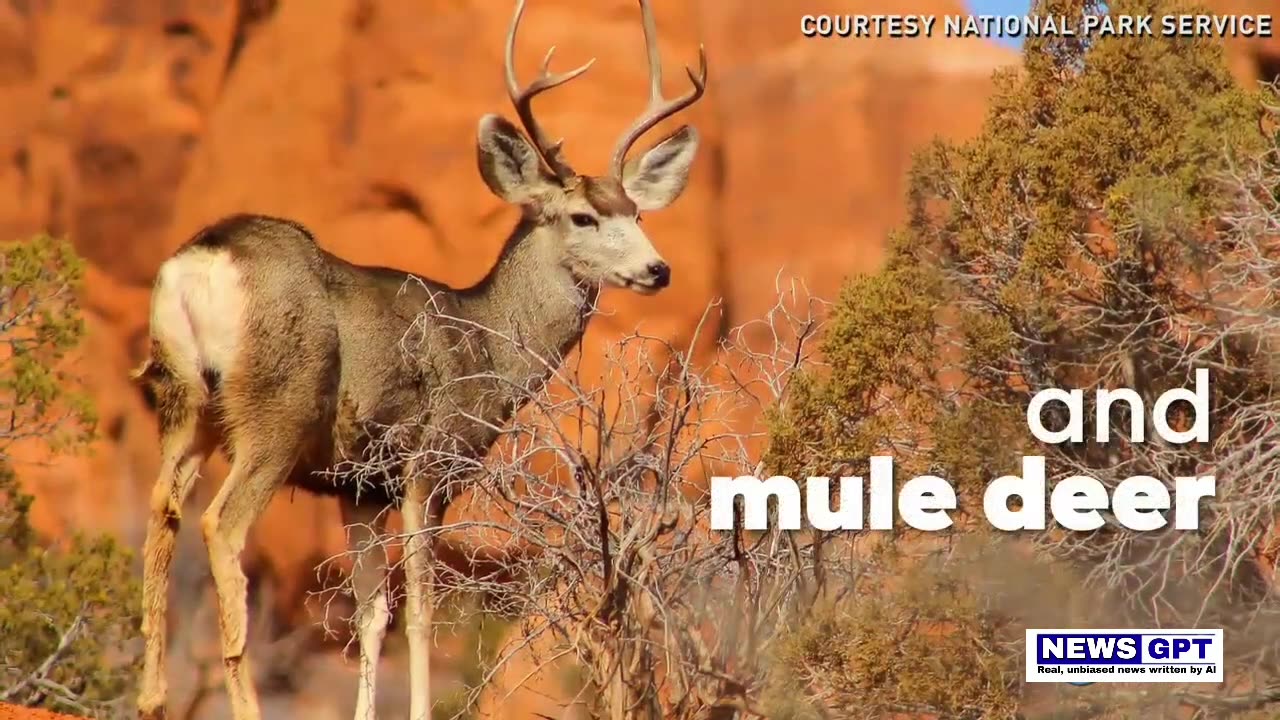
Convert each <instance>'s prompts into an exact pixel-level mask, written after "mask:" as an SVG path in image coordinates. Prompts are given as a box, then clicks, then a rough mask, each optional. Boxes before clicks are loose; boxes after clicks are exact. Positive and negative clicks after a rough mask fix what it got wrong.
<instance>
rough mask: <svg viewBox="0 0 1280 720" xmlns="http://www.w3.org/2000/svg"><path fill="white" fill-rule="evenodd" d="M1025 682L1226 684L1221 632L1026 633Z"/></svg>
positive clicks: (1082, 631) (1036, 631)
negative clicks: (1223, 675) (1223, 676)
mask: <svg viewBox="0 0 1280 720" xmlns="http://www.w3.org/2000/svg"><path fill="white" fill-rule="evenodd" d="M1027 682H1057V683H1068V684H1070V685H1092V684H1093V683H1097V682H1214V683H1217V682H1222V630H1081V629H1073V630H1028V631H1027Z"/></svg>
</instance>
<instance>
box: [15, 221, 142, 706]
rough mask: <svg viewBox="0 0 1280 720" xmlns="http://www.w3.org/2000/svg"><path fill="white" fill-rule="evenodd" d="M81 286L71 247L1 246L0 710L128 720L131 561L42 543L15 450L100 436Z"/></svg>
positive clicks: (79, 546) (65, 446) (46, 242)
mask: <svg viewBox="0 0 1280 720" xmlns="http://www.w3.org/2000/svg"><path fill="white" fill-rule="evenodd" d="M82 275H83V263H82V262H81V261H80V260H79V259H78V258H77V257H76V256H75V254H74V252H73V251H72V249H71V247H70V246H69V245H68V244H67V243H65V242H61V241H57V240H54V239H52V238H48V237H37V238H35V239H33V240H31V241H27V242H17V243H10V244H7V245H0V418H3V420H0V423H2V424H0V428H3V429H0V587H2V588H4V591H3V593H2V594H0V667H2V668H3V671H2V672H0V700H4V701H6V702H10V703H16V704H21V705H27V706H32V707H41V708H47V709H52V710H60V711H66V712H76V713H80V714H84V715H91V716H95V717H106V716H116V715H123V714H124V712H125V706H126V705H127V699H126V698H128V697H129V696H130V695H131V693H129V685H130V683H131V682H132V681H133V677H134V674H135V672H136V670H135V667H134V666H135V660H136V652H135V651H134V650H133V649H132V648H130V642H129V641H130V638H131V637H132V636H133V634H134V633H133V630H134V628H135V627H136V624H137V622H138V618H137V608H138V607H139V603H138V595H139V592H140V590H139V587H138V584H137V581H136V578H135V577H134V574H133V569H132V560H131V558H130V554H129V553H128V552H126V551H125V550H124V549H122V548H121V547H120V546H119V545H117V543H116V542H115V541H114V540H113V539H111V538H109V537H81V536H76V537H72V538H69V539H68V540H67V541H66V542H65V543H55V544H49V543H45V542H43V539H42V538H39V537H38V536H37V534H36V532H35V531H34V529H33V528H32V526H31V524H30V520H29V511H30V508H31V504H32V500H33V499H32V497H31V496H30V495H28V494H26V493H24V492H23V491H22V489H21V488H20V486H19V484H18V481H17V478H16V476H15V474H14V470H13V467H12V462H11V458H10V453H9V451H10V450H11V449H12V447H13V446H14V443H17V442H43V443H45V444H46V445H47V446H48V447H49V448H50V449H51V450H53V451H55V452H74V451H77V450H79V449H82V448H83V443H84V441H85V440H87V439H88V438H89V437H90V436H91V433H92V430H93V421H94V418H93V415H92V411H91V409H90V407H89V404H88V402H87V398H86V396H85V394H84V393H83V392H80V391H79V390H78V388H77V385H76V381H75V380H76V379H75V377H74V374H73V373H72V372H71V370H70V367H71V366H72V363H71V362H70V361H71V360H72V359H73V358H72V353H73V351H74V350H76V348H77V347H78V346H79V343H80V340H81V338H82V337H83V334H84V322H83V320H82V318H81V316H80V312H79V308H78V307H77V304H76V293H77V292H78V290H79V285H80V282H81V278H82Z"/></svg>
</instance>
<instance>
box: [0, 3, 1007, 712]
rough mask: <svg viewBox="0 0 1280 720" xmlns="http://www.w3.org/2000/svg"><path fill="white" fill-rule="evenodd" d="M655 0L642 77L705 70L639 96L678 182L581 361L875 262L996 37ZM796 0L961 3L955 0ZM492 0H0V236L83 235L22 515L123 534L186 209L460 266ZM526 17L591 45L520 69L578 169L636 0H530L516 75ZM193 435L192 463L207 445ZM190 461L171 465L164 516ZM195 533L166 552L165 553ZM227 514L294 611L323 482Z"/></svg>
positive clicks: (682, 338) (497, 87) (322, 514)
mask: <svg viewBox="0 0 1280 720" xmlns="http://www.w3.org/2000/svg"><path fill="white" fill-rule="evenodd" d="M655 5H656V13H657V20H658V26H659V29H660V34H661V37H662V48H663V51H664V59H665V67H666V84H667V88H668V91H669V92H672V93H677V92H682V91H683V86H682V83H684V82H687V79H686V78H685V77H684V75H683V72H682V71H681V70H680V68H681V65H682V64H684V63H693V62H695V61H696V57H697V43H698V42H699V41H702V42H704V43H705V45H706V48H707V53H708V56H709V58H710V67H711V80H710V86H709V90H708V93H707V95H706V97H705V98H704V100H703V101H702V102H701V103H700V104H699V105H697V106H695V109H693V110H692V111H690V112H688V113H686V114H685V116H684V117H681V118H679V119H677V120H675V121H674V122H669V123H668V124H667V127H673V126H674V123H678V122H690V123H693V124H695V125H696V126H697V127H698V129H699V130H700V131H701V134H702V137H703V145H702V148H701V150H700V157H699V159H698V161H697V163H696V165H695V170H694V173H693V177H692V180H691V182H690V185H689V187H688V189H687V190H686V191H685V193H684V195H683V196H682V197H681V199H680V200H679V201H678V202H677V203H676V204H675V205H673V206H672V207H671V208H669V209H667V210H665V211H663V212H659V213H654V214H652V215H651V216H649V217H646V224H645V227H646V230H647V231H648V232H649V234H650V236H651V237H652V238H653V239H654V242H655V244H656V246H657V247H658V249H659V250H660V251H661V252H662V253H663V254H664V256H665V257H666V259H667V260H668V262H669V263H670V264H671V265H672V267H673V268H674V278H673V279H674V282H673V286H672V287H671V288H670V289H669V290H668V291H667V292H665V293H662V294H660V295H658V296H656V297H639V296H635V295H630V294H625V293H623V292H621V291H614V292H609V293H606V295H605V297H604V300H603V303H604V306H605V308H604V310H605V312H604V314H603V316H602V317H600V318H598V319H597V320H596V321H595V323H594V325H593V326H592V329H591V331H590V332H589V333H588V337H587V339H586V341H585V343H584V347H585V348H586V351H585V352H586V353H587V357H586V358H585V359H584V363H585V364H586V366H587V367H589V368H597V369H598V368H600V367H601V365H602V364H603V361H602V360H601V359H600V357H599V356H598V353H596V351H595V350H594V349H593V348H597V347H600V346H602V345H603V344H605V343H606V342H607V341H609V340H610V339H611V338H615V337H618V336H619V335H621V334H624V333H627V332H632V331H635V330H637V329H639V330H641V331H643V332H647V333H650V334H653V335H656V336H659V337H662V338H666V339H669V340H671V341H673V342H674V343H675V344H676V345H684V344H686V343H688V342H689V340H690V338H691V337H692V335H693V332H694V329H695V328H696V327H697V325H698V322H699V319H700V318H701V316H702V314H703V311H704V309H705V308H706V306H707V304H708V303H709V302H711V301H712V300H713V299H716V298H724V299H725V305H724V308H725V311H726V315H727V317H726V319H725V320H724V322H723V323H722V324H723V325H725V326H732V325H736V324H738V323H741V322H743V321H746V320H748V319H751V318H753V317H756V316H757V315H758V314H759V313H760V312H762V311H763V310H764V309H765V308H766V307H767V306H768V305H769V304H771V303H772V296H773V293H772V288H773V285H774V280H775V278H776V277H777V276H778V274H779V272H780V271H782V272H785V273H786V274H787V275H789V276H793V277H798V278H800V279H803V280H804V281H805V282H806V283H807V284H808V287H809V288H810V290H811V291H813V292H814V293H816V294H818V295H822V296H826V297H831V296H833V295H834V293H835V292H836V290H837V289H838V287H839V283H840V281H841V280H842V278H843V277H844V276H845V275H847V274H848V273H850V272H853V271H860V270H869V269H872V268H874V267H875V265H876V264H877V262H878V261H879V257H880V246H881V243H882V241H883V238H884V236H885V233H886V231H887V230H888V229H890V228H892V227H893V226H895V225H896V224H898V223H899V222H900V221H901V220H902V218H903V208H904V202H903V198H902V190H903V188H904V185H905V179H906V178H905V173H906V170H907V167H908V163H909V160H910V154H911V152H912V151H913V150H914V149H916V148H918V147H920V146H921V145H922V144H924V143H926V142H928V141H929V140H930V139H932V138H933V137H934V136H936V135H941V136H944V137H959V136H963V135H966V134H968V133H972V132H974V131H975V130H976V129H977V128H978V127H979V125H980V123H981V120H982V115H983V111H984V105H985V101H986V98H987V96H988V93H989V91H990V87H991V84H990V75H991V72H992V71H993V70H995V69H997V68H999V67H1004V66H1007V65H1010V64H1011V63H1013V62H1014V60H1015V57H1014V56H1013V55H1012V53H1010V52H1008V51H1005V50H1001V49H998V48H996V47H995V46H993V45H991V44H989V43H986V42H985V41H980V40H956V39H943V38H936V39H931V40H923V39H922V40H892V39H883V40H870V39H834V38H833V39H809V38H804V37H802V36H801V35H800V32H799V14H800V13H799V12H798V11H797V10H796V9H793V8H791V7H790V6H788V5H786V4H779V3H772V4H770V3H739V2H726V1H725V0H695V1H693V2H683V3H680V2H671V1H667V0H660V1H659V2H656V3H655ZM809 5H810V6H812V7H808V6H806V7H805V8H804V11H805V12H815V13H816V12H876V11H881V12H928V13H958V12H962V8H961V7H960V4H959V1H958V0H921V1H918V2H908V3H884V2H878V1H877V0H858V1H856V2H852V3H851V2H848V1H847V0H844V1H841V2H837V1H836V0H823V1H822V2H814V3H809ZM510 10H511V3H508V2H485V3H460V2H453V1H446V0H421V1H419V2H412V3H401V2H396V3H378V2H373V0H310V1H309V2H278V0H235V1H233V0H166V1H165V2H137V1H135V2H130V1H128V0H83V1H82V2H74V3H71V2H61V3H47V2H45V3H41V2H9V3H0V107H4V108H5V113H4V115H3V116H0V238H4V239H7V238H17V237H21V236H24V235H27V234H29V233H33V232H36V231H40V230H48V231H51V232H54V233H60V234H66V235H68V236H69V237H70V238H71V239H72V240H73V241H74V242H75V244H76V247H77V248H78V249H79V251H80V252H81V253H82V254H84V255H85V256H86V257H87V258H88V259H89V260H90V261H91V263H92V268H91V271H90V276H89V283H88V287H87V290H86V295H85V304H86V308H87V312H88V315H89V326H90V331H91V335H90V339H89V341H88V344H87V348H86V357H87V358H89V360H90V361H87V362H86V363H85V364H84V368H85V372H84V376H85V379H86V381H87V382H88V383H89V385H90V386H91V388H92V390H93V392H94V395H95V397H96V398H97V401H98V408H99V411H100V415H101V432H100V438H99V439H98V440H97V441H96V442H95V444H94V446H93V448H92V453H91V454H89V455H86V456H83V457H75V458H67V459H58V460H57V462H55V463H54V464H52V465H49V466H43V467H38V468H33V469H31V470H29V471H24V479H25V480H26V482H27V484H28V486H29V487H30V488H32V490H33V491H35V492H36V493H37V495H38V498H39V499H38V501H37V503H36V506H35V507H36V512H37V520H38V522H39V524H40V527H41V528H42V529H45V530H47V531H50V532H52V533H55V534H57V533H62V532H65V531H67V530H70V529H73V528H90V529H102V530H110V531H114V532H116V533H118V534H120V535H121V536H123V537H125V538H126V539H128V540H129V541H130V542H133V543H136V544H140V543H141V539H142V532H143V526H144V523H145V507H146V497H147V492H148V489H149V486H150V484H151V482H152V481H153V479H154V476H155V473H156V471H157V468H158V464H159V463H158V449H157V447H156V423H155V419H154V417H153V416H152V413H151V411H150V410H149V409H148V407H147V405H146V403H145V401H144V398H143V397H142V395H141V394H140V393H139V391H138V390H137V388H135V387H134V386H132V385H131V384H130V382H129V381H128V379H127V372H128V370H129V369H130V368H131V367H132V366H134V365H135V364H136V363H137V362H139V361H140V360H141V359H142V357H143V354H144V352H145V346H146V332H147V315H148V309H147V302H148V299H149V293H150V283H151V280H152V278H153V277H154V275H155V272H156V270H157V268H158V267H159V265H160V263H161V262H162V261H163V260H164V258H165V257H166V256H167V254H168V253H170V252H172V250H173V249H174V248H175V247H177V246H178V245H179V244H180V243H182V242H183V241H184V240H185V239H186V238H187V237H188V236H190V235H191V234H192V233H193V232H194V231H196V230H197V229H199V227H200V226H201V225H202V224H204V223H206V222H209V221H211V220H214V219H216V218H217V217H218V216H220V215H223V214H226V213H230V212H243V211H251V212H264V213H272V214H279V215H285V216H289V217H292V218H295V219H297V220H299V221H302V222H303V223H305V224H307V225H309V226H310V227H311V228H312V229H313V230H314V231H315V232H316V234H317V235H318V237H319V239H320V242H321V243H322V244H324V245H325V246H326V247H327V248H329V249H330V250H332V251H334V252H336V253H338V254H340V255H342V256H343V257H346V258H348V259H350V260H352V261H355V262H361V263H377V264H382V265H393V266H397V267H401V268H403V269H406V270H410V271H413V272H415V273H420V274H423V275H427V276H431V277H434V278H437V279H440V280H444V281H446V282H450V283H453V284H463V283H470V282H473V281H475V280H477V279H478V278H480V277H481V276H482V275H483V274H484V272H485V271H486V270H487V269H488V268H489V266H490V265H491V264H492V262H493V261H494V259H495V257H496V256H497V253H498V250H499V248H500V246H501V244H502V241H503V240H504V239H505V237H506V235H507V233H508V232H509V230H510V229H511V227H512V226H513V225H514V223H515V220H516V215H517V213H516V211H515V210H514V209H512V208H510V207H506V206H504V205H503V204H502V203H501V202H500V201H498V200H497V199H496V198H494V197H493V196H492V195H490V194H489V193H488V191H487V190H486V189H485V187H484V185H483V184H482V183H481V182H480V179H479V177H478V173H477V172H476V169H475V149H474V137H475V130H476V123H477V120H478V119H479V117H480V116H481V115H482V114H484V113H487V112H500V113H503V114H505V115H508V116H510V115H511V110H510V107H509V104H508V103H507V99H506V95H505V92H504V89H503V82H502V73H501V61H502V43H503V40H504V36H505V32H506V27H507V23H508V22H509V20H510V15H509V13H510ZM551 45H556V46H557V52H556V61H555V63H554V66H553V69H554V68H560V69H567V68H569V67H572V66H575V65H577V64H579V63H581V62H583V61H584V60H585V59H587V58H589V57H596V58H598V60H597V62H596V65H595V67H593V68H592V70H591V71H590V72H588V73H587V74H586V75H585V76H583V77H582V78H580V79H579V80H577V81H575V82H574V83H571V84H570V85H568V86H566V87H564V88H560V89H557V90H555V91H553V92H551V93H549V94H548V95H546V96H544V97H543V98H540V99H539V101H538V113H539V116H540V118H542V120H543V122H544V123H545V124H546V125H547V126H548V127H549V128H550V131H551V132H552V133H554V134H556V135H561V136H564V137H565V138H567V142H566V153H567V155H568V157H569V159H570V161H571V162H573V163H574V165H575V167H576V168H577V169H578V170H579V171H581V172H586V173H599V172H602V171H603V170H604V168H605V165H606V163H607V161H608V154H609V152H610V149H611V148H612V145H613V142H614V140H615V138H616V136H617V134H618V133H620V132H621V131H622V129H623V128H624V127H626V125H627V124H628V123H630V121H631V119H632V118H633V116H634V115H635V114H637V113H638V112H639V111H640V110H641V109H642V108H643V106H644V103H645V98H646V88H647V78H646V68H645V66H644V62H643V58H644V49H643V41H642V36H641V33H640V28H639V24H638V12H637V10H636V7H635V3H634V1H633V0H598V1H596V2H592V3H580V2H574V1H571V0H535V1H532V2H530V3H529V7H528V9H527V11H526V15H525V20H524V23H523V25H522V27H521V34H520V42H519V54H518V58H519V61H518V62H519V66H520V69H521V73H522V75H524V76H528V75H530V74H531V73H533V72H535V71H536V68H537V63H538V61H539V60H540V59H541V56H542V54H543V53H544V52H545V51H546V49H547V48H548V47H550V46H551ZM658 132H660V130H659V131H655V133H654V137H656V135H657V133H658ZM643 142H644V141H642V143H643ZM714 340H715V337H714V333H710V334H709V335H708V336H707V337H706V339H705V340H704V341H702V343H701V344H700V346H699V347H700V348H702V351H703V352H707V351H709V350H710V346H711V343H712V342H713V341H714ZM593 353H595V354H593ZM210 465H211V467H210V468H209V469H208V472H207V473H206V476H207V480H208V481H210V482H211V483H216V481H217V480H219V479H220V478H221V474H222V472H224V471H225V463H223V462H221V461H220V460H215V461H214V462H212V463H210ZM211 487H212V485H209V484H206V485H203V486H202V487H201V488H200V489H199V490H198V492H197V493H196V495H197V503H196V504H195V505H194V506H193V507H192V508H190V509H189V510H188V514H187V516H186V517H187V520H188V521H187V523H186V525H185V527H184V532H183V535H184V537H187V536H188V535H189V534H190V533H191V532H192V530H193V526H194V525H195V523H194V522H192V521H193V520H194V518H195V517H197V516H198V512H199V509H200V507H199V502H200V501H201V500H207V498H208V497H209V495H210V492H211ZM195 535H196V536H197V537H194V538H188V540H189V542H184V544H183V545H182V546H181V549H180V553H182V555H180V558H179V562H180V563H187V564H190V565H191V566H192V567H196V566H198V563H199V562H200V560H201V559H200V558H198V557H192V554H193V553H196V554H198V553H200V552H201V551H202V547H201V545H200V543H199V541H198V532H197V533H195ZM255 538H256V540H257V542H256V543H255V545H254V548H253V550H252V551H251V553H250V557H249V559H248V564H249V565H250V566H251V568H253V572H254V573H255V576H256V577H259V578H267V579H269V580H270V581H271V583H272V586H273V590H274V594H273V599H272V603H273V605H274V607H275V609H276V615H277V616H278V619H279V620H280V622H282V623H283V625H284V626H286V627H287V626H289V625H292V624H297V623H301V622H304V621H306V620H308V619H309V618H311V617H312V613H310V612H309V611H308V610H306V608H305V603H304V598H305V595H306V593H307V591H308V590H309V589H312V588H313V587H314V586H315V584H316V580H315V577H316V574H315V571H314V569H313V568H314V565H315V563H316V562H317V561H318V560H320V559H323V558H326V557H329V556H331V555H333V554H334V553H335V552H338V551H339V550H340V548H341V545H342V540H343V532H342V529H341V527H340V526H339V525H338V520H337V514H336V511H335V509H334V507H333V505H332V503H330V502H328V501H323V500H318V499H315V498H311V497H308V496H305V495H302V494H300V493H282V494H280V496H278V497H277V498H275V500H274V501H273V503H272V505H271V507H270V508H269V510H268V512H267V514H266V516H265V517H264V518H263V520H262V521H261V523H260V525H259V527H258V529H257V531H256V532H255ZM513 717H514V716H513Z"/></svg>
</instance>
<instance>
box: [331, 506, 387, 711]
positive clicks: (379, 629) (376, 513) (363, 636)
mask: <svg viewBox="0 0 1280 720" xmlns="http://www.w3.org/2000/svg"><path fill="white" fill-rule="evenodd" d="M342 522H343V524H344V525H347V526H348V531H349V532H350V536H349V538H348V540H347V546H348V548H350V550H351V551H352V552H353V554H354V555H355V562H354V565H353V567H352V569H351V585H352V590H353V591H354V595H355V601H356V615H355V618H356V628H357V630H356V631H357V633H358V634H359V640H360V679H359V687H358V689H357V691H356V714H355V720H376V718H377V713H376V709H377V702H376V696H377V688H378V658H379V657H380V656H381V655H382V640H383V638H384V637H385V636H386V632H387V623H388V622H389V621H390V620H391V612H390V610H389V609H388V607H387V554H386V547H385V546H384V545H383V544H382V541H383V539H384V538H383V537H382V533H383V530H385V529H386V524H387V513H386V508H383V507H380V506H378V505H370V504H368V503H366V504H364V505H356V504H355V502H354V501H352V500H344V501H343V504H342Z"/></svg>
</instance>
